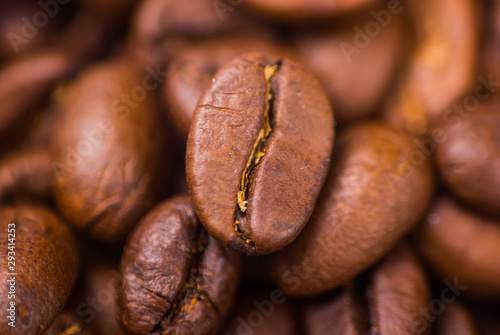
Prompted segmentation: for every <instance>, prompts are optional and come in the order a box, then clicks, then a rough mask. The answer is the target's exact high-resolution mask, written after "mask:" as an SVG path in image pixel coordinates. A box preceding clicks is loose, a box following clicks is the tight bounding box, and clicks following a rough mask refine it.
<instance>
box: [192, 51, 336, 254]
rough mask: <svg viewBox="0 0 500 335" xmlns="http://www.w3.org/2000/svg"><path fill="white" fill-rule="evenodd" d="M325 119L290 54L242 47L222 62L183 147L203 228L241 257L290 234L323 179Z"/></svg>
mask: <svg viewBox="0 0 500 335" xmlns="http://www.w3.org/2000/svg"><path fill="white" fill-rule="evenodd" d="M333 122H334V119H333V113H332V110H331V108H330V105H329V104H328V101H327V99H326V96H325V94H324V92H323V90H322V88H321V86H320V84H319V82H318V81H317V80H316V78H314V77H313V76H312V75H311V74H310V73H309V72H308V71H307V70H305V69H304V68H303V66H302V65H301V64H299V63H297V62H295V61H292V60H290V59H288V58H283V57H282V56H281V55H279V54H276V55H274V54H261V53H251V54H245V55H242V56H240V57H238V58H236V59H234V60H233V61H231V62H230V63H228V64H227V65H226V66H224V67H223V68H221V69H220V70H219V71H218V72H217V74H216V75H215V78H214V79H213V80H212V84H211V85H210V86H209V87H208V88H207V89H206V91H205V92H204V95H203V96H202V98H201V99H200V101H199V104H198V106H197V109H196V111H195V115H194V118H193V123H192V126H191V130H190V133H189V138H188V144H187V152H186V174H187V181H188V186H189V191H190V195H191V198H192V200H193V204H194V206H195V208H196V210H197V214H198V216H199V217H200V220H201V222H202V223H203V225H204V227H205V228H206V229H207V230H208V232H209V233H210V234H211V235H212V236H213V237H214V238H215V239H217V240H218V241H219V242H220V243H222V244H223V245H224V246H227V247H228V248H230V249H233V250H237V251H240V252H243V253H246V254H248V255H262V254H268V253H271V252H274V251H276V250H279V249H281V248H283V247H284V246H285V245H287V244H289V243H290V242H291V241H293V240H294V239H295V238H296V237H297V235H298V234H299V233H300V231H301V230H302V228H303V227H304V225H305V223H306V222H307V220H308V219H309V216H310V215H311V212H312V209H313V207H314V204H315V202H316V199H317V197H318V195H319V192H320V189H321V186H322V185H323V182H324V180H325V177H326V173H327V171H328V167H329V165H330V155H331V150H332V146H333V139H334V125H333Z"/></svg>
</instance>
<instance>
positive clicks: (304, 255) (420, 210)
mask: <svg viewBox="0 0 500 335" xmlns="http://www.w3.org/2000/svg"><path fill="white" fill-rule="evenodd" d="M335 145H336V146H335V150H334V155H333V157H332V167H331V170H330V173H329V176H328V178H327V181H326V182H325V186H324V188H323V190H322V193H321V195H320V197H319V201H318V203H317V204H316V207H315V209H314V213H313V215H312V217H311V219H310V220H309V222H308V223H307V225H306V228H305V229H304V230H303V231H302V233H301V234H300V236H299V237H298V238H297V239H296V240H295V241H294V242H293V243H292V244H290V245H289V246H288V247H286V248H284V249H283V250H280V251H279V252H277V253H276V254H273V255H271V256H270V258H269V271H270V274H271V276H272V277H273V278H274V280H275V282H276V283H277V285H278V286H279V287H280V288H281V289H282V290H283V291H284V292H285V293H286V294H288V295H292V296H310V295H316V294H319V293H322V292H326V291H328V290H331V289H333V288H335V287H338V286H340V285H343V284H345V283H347V282H348V281H349V280H351V279H353V278H354V277H355V276H356V275H358V274H359V273H361V272H362V271H364V270H366V269H367V268H368V267H370V266H371V265H373V264H374V263H375V262H376V261H378V260H379V259H381V258H382V257H383V256H384V255H385V254H387V252H388V251H389V250H390V249H391V248H392V247H393V246H394V245H395V244H396V243H397V242H398V241H399V240H401V238H402V237H403V236H404V235H405V234H406V233H407V232H408V231H409V230H410V229H411V228H412V227H413V226H414V225H415V224H416V223H418V220H419V219H420V217H421V215H423V214H424V212H425V210H426V209H427V206H428V204H429V201H430V197H431V196H432V192H433V175H432V170H431V165H430V163H429V159H428V158H427V156H425V155H424V154H423V153H422V152H421V151H419V148H418V146H417V145H416V144H415V142H414V140H413V139H412V138H410V137H409V136H407V135H406V134H404V133H400V132H397V131H394V130H392V129H390V128H388V127H386V126H384V125H382V124H379V123H375V122H373V123H359V124H356V125H353V126H351V127H348V128H345V129H344V131H343V132H342V133H341V134H340V135H339V138H338V139H337V141H336V144H335ZM416 157H418V160H417V159H416Z"/></svg>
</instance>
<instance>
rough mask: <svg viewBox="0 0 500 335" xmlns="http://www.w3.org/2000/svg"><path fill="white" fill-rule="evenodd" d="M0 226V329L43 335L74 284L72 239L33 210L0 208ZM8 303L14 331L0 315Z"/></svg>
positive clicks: (63, 228)
mask: <svg viewBox="0 0 500 335" xmlns="http://www.w3.org/2000/svg"><path fill="white" fill-rule="evenodd" d="M0 225H1V229H0V230H1V231H2V232H3V234H4V237H3V238H2V243H1V249H0V267H1V268H2V271H0V282H1V283H2V292H4V294H2V295H1V296H0V306H1V308H2V310H3V311H4V313H3V314H4V317H2V318H1V320H0V329H2V334H43V333H44V332H45V331H46V330H47V329H48V328H49V326H50V325H51V324H52V322H53V321H54V319H55V318H56V316H57V315H58V314H59V313H60V312H61V310H62V308H63V306H64V304H65V303H66V300H67V299H68V297H69V294H70V292H71V288H72V286H73V284H74V283H75V280H76V277H77V272H78V262H79V261H78V252H77V246H76V242H75V239H74V237H73V234H72V232H71V231H70V230H69V228H68V227H66V226H65V225H64V224H63V223H62V222H61V221H60V220H59V219H58V218H57V217H56V216H55V215H54V214H53V213H52V212H51V211H49V210H48V209H45V208H43V207H38V206H29V205H17V206H12V207H3V208H0ZM9 243H11V244H9ZM9 256H11V258H9ZM11 273H15V274H11ZM12 279H14V281H12ZM9 280H10V281H9ZM14 282H15V283H14ZM13 283H14V284H13ZM12 286H13V287H14V288H13V287H12ZM9 292H15V293H9ZM12 295H14V296H15V297H11V296H12ZM12 302H14V303H15V305H14V306H15V318H14V320H15V323H14V325H15V328H14V327H11V326H8V325H7V323H8V322H12V321H14V320H12V319H8V318H7V317H6V316H7V315H8V316H10V315H11V314H10V312H9V314H6V313H7V312H5V311H6V310H7V308H10V306H12Z"/></svg>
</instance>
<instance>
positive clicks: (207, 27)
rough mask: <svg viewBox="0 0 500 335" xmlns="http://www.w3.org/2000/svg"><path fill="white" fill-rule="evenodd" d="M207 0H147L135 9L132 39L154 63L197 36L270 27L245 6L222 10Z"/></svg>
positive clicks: (178, 49) (142, 53)
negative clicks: (245, 9) (244, 7)
mask: <svg viewBox="0 0 500 335" xmlns="http://www.w3.org/2000/svg"><path fill="white" fill-rule="evenodd" d="M216 2H217V0H216V1H215V2H214V1H206V0H183V1H177V0H144V1H143V2H142V4H141V5H140V7H139V8H138V10H137V11H136V13H135V16H134V19H133V23H132V28H131V32H130V40H131V43H132V44H133V46H134V47H135V49H137V50H136V52H138V53H139V55H141V57H143V58H144V59H146V60H147V61H149V62H152V63H154V64H158V63H159V62H162V61H163V62H164V61H165V60H168V59H169V58H170V57H172V56H174V55H175V54H176V52H177V51H180V50H181V49H182V48H183V47H184V46H185V45H186V42H187V41H188V40H190V39H193V38H195V39H196V38H206V37H214V36H217V35H220V34H224V33H236V32H255V31H262V30H264V31H265V30H266V28H264V26H267V25H266V24H265V23H263V22H262V20H256V19H255V17H252V16H250V15H248V13H246V12H245V11H244V10H243V8H239V10H237V11H231V12H227V13H224V12H222V13H221V12H220V11H218V10H216Z"/></svg>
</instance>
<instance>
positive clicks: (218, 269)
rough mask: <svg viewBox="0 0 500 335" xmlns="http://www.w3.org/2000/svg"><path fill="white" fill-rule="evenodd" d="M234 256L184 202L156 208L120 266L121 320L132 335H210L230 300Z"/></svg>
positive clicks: (233, 288)
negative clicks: (219, 242) (205, 228)
mask: <svg viewBox="0 0 500 335" xmlns="http://www.w3.org/2000/svg"><path fill="white" fill-rule="evenodd" d="M239 261H240V259H239V255H237V254H235V253H231V252H229V251H227V250H225V249H224V248H222V247H221V246H220V245H219V244H218V243H217V242H216V241H215V240H214V239H212V238H211V237H209V236H208V234H207V232H206V231H205V230H204V229H203V228H202V226H201V225H200V223H199V221H198V219H197V217H196V214H195V212H194V209H193V208H192V205H191V202H190V200H189V197H187V196H177V197H174V198H171V199H170V200H168V201H166V202H164V203H162V204H160V205H158V206H157V207H156V208H155V209H154V210H153V211H152V212H151V213H149V214H148V215H147V216H146V217H145V218H144V219H143V220H142V221H141V223H140V224H139V225H138V226H137V227H136V229H135V230H134V232H133V233H132V234H131V235H130V237H129V240H128V242H127V245H126V246H125V249H124V252H123V256H122V260H121V265H120V267H121V275H122V277H123V283H122V285H121V290H120V296H119V299H120V308H121V316H120V317H121V320H122V322H123V323H124V325H125V326H126V327H127V329H128V330H129V331H130V332H131V333H133V334H160V333H161V334H178V335H181V334H195V333H196V334H207V335H208V334H216V333H217V332H218V331H220V327H221V326H222V322H223V320H224V319H225V317H226V316H227V314H228V312H229V309H230V307H231V304H232V301H233V299H234V297H235V295H236V289H237V285H238V277H239V271H240V270H239V264H240V262H239Z"/></svg>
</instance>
